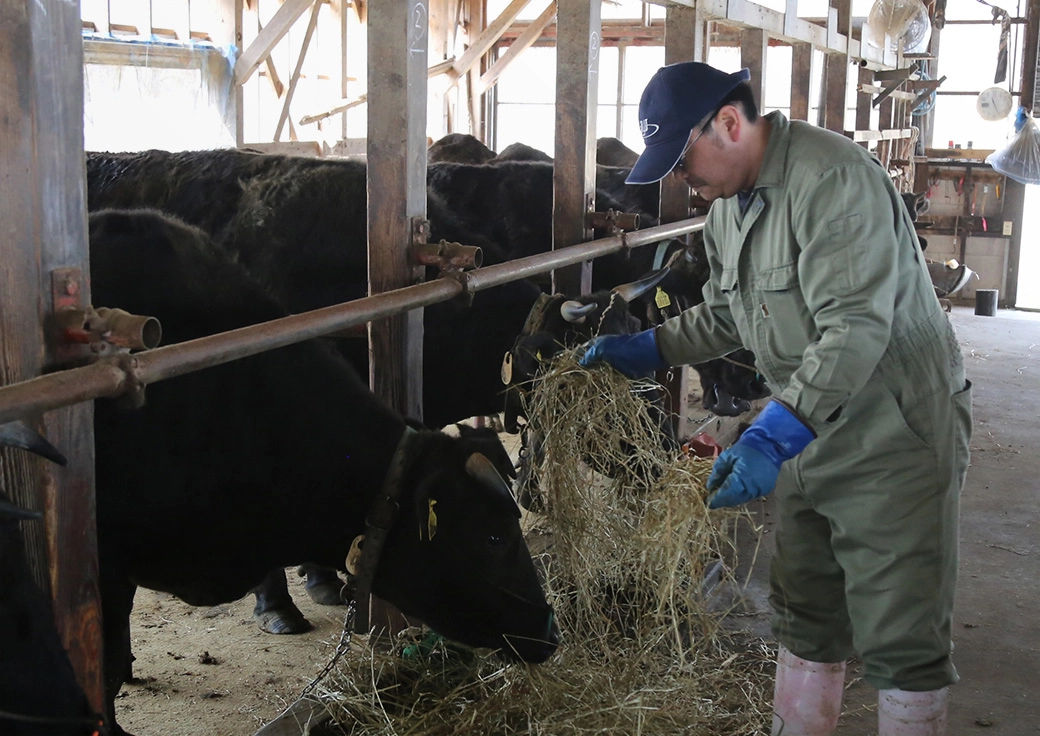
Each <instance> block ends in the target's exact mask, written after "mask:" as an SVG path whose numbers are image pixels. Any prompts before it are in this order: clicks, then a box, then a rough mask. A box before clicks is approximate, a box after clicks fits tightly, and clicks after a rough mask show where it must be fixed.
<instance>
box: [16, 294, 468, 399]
mask: <svg viewBox="0 0 1040 736" xmlns="http://www.w3.org/2000/svg"><path fill="white" fill-rule="evenodd" d="M462 290H463V288H462V284H460V283H459V282H458V281H456V280H455V279H448V278H446V279H436V280H434V281H428V282H426V283H422V284H415V285H414V286H406V287H404V288H401V289H394V290H393V291H385V292H383V293H382V294H376V295H375V296H369V297H365V298H363V299H357V300H355V301H352V302H346V303H345V304H338V305H335V306H331V307H324V308H322V309H316V310H314V311H312V312H304V313H302V314H294V315H292V316H290V317H282V318H281V319H276V320H272V321H270V322H263V323H261V324H258V325H251V326H249V327H242V328H239V329H237V330H231V331H230V332H222V333H220V334H217V335H209V336H207V337H201V338H198V339H197V340H189V341H188V342H182V343H178V344H176V345H169V346H167V347H164V348H156V349H155V350H149V351H148V352H145V353H139V354H137V355H135V356H132V359H133V361H134V368H133V377H134V379H136V380H137V381H139V382H140V383H143V384H149V383H154V382H156V381H162V380H163V379H166V378H173V377H175V376H180V375H183V374H185V373H190V372H191V371H194V370H199V369H201V368H209V367H211V366H215V365H220V364H221V363H227V362H229V361H232V360H236V359H238V358H245V357H248V356H250V355H256V354H257V353H262V352H264V351H266V350H273V349H274V348H280V347H285V346H286V345H292V344H293V343H297V342H302V341H304V340H309V339H310V338H313V337H320V336H322V335H327V334H329V333H331V332H336V331H337V330H343V329H345V328H347V327H353V326H354V325H360V324H364V323H366V322H373V321H375V320H378V319H383V318H385V317H390V316H392V315H395V314H399V313H400V312H406V311H408V310H410V309H417V308H419V307H425V306H427V305H430V304H435V303H437V302H442V301H445V300H447V299H450V298H451V297H453V296H456V295H457V294H460V293H462ZM2 391H3V389H0V392H2ZM0 416H2V413H0Z"/></svg>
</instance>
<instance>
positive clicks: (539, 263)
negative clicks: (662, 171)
mask: <svg viewBox="0 0 1040 736" xmlns="http://www.w3.org/2000/svg"><path fill="white" fill-rule="evenodd" d="M703 229H704V218H703V217H695V218H692V219H689V220H682V221H680V222H672V223H668V224H667V225H658V226H656V227H650V228H647V229H646V230H639V231H637V232H634V233H618V234H617V235H612V236H610V237H609V238H600V239H599V240H590V241H589V242H587V243H579V244H578V245H571V246H568V247H566V248H560V249H559V250H552V251H549V252H548V253H538V254H536V255H533V256H527V257H526V258H517V259H516V260H514V261H508V262H506V263H499V264H496V265H494V266H484V267H483V268H481V269H480V270H478V271H470V272H467V273H464V274H460V275H459V278H460V279H461V280H462V281H464V282H465V284H466V289H467V290H468V291H483V290H484V289H490V288H491V287H493V286H499V285H501V284H505V283H508V282H510V281H516V280H517V279H522V278H527V277H529V276H537V275H538V274H543V273H546V272H547V271H552V270H554V269H557V268H562V267H564V266H571V265H573V264H575V263H581V262H582V261H588V260H591V259H593V258H599V257H600V256H605V255H609V254H610V253H616V252H618V251H619V250H624V249H625V248H636V247H639V246H643V245H649V244H651V243H659V242H661V241H662V240H669V239H670V238H676V237H679V236H680V235H685V234H687V233H692V232H696V231H698V230H703Z"/></svg>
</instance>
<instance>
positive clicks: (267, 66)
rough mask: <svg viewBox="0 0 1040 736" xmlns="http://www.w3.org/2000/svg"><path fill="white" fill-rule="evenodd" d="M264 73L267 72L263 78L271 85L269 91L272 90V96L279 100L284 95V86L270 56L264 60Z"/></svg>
mask: <svg viewBox="0 0 1040 736" xmlns="http://www.w3.org/2000/svg"><path fill="white" fill-rule="evenodd" d="M264 71H266V72H267V74H266V75H265V76H266V77H267V81H269V82H270V83H271V89H273V90H274V96H275V97H277V98H278V99H279V100H280V99H282V95H283V94H284V93H285V85H284V84H282V77H281V75H280V74H278V67H276V66H275V65H274V59H272V58H271V57H270V56H268V57H267V58H266V59H264ZM240 86H241V85H240Z"/></svg>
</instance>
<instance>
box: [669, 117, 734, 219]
mask: <svg viewBox="0 0 1040 736" xmlns="http://www.w3.org/2000/svg"><path fill="white" fill-rule="evenodd" d="M734 112H735V111H734V109H733V108H732V107H730V106H727V107H724V108H722V109H721V110H719V112H718V113H716V114H715V115H713V116H712V117H711V118H710V119H709V120H708V122H707V123H705V124H703V125H701V126H700V127H697V128H694V129H693V130H692V131H690V137H689V139H688V140H687V145H686V151H685V153H684V154H683V155H682V157H681V158H680V159H679V163H677V164H676V165H675V168H674V169H672V175H673V176H676V177H678V178H679V179H681V180H682V181H684V182H685V183H686V185H687V186H689V187H690V189H692V190H693V191H694V192H695V193H696V194H697V195H698V196H699V197H701V198H702V199H704V200H706V201H708V202H711V201H714V200H716V199H719V198H721V197H732V196H733V195H734V194H736V193H737V192H738V191H740V187H739V185H738V184H737V183H736V182H737V181H738V180H739V178H740V177H739V175H738V174H739V171H738V170H737V169H736V167H735V164H736V160H735V158H734V155H733V154H734V149H733V143H734V142H733V141H732V140H731V139H730V137H729V136H730V132H731V130H732V126H731V122H732V120H733V117H734Z"/></svg>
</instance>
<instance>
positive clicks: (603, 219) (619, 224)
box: [585, 209, 639, 235]
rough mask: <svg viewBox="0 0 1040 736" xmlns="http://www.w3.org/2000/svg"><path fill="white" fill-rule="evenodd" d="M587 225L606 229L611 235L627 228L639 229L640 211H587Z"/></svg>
mask: <svg viewBox="0 0 1040 736" xmlns="http://www.w3.org/2000/svg"><path fill="white" fill-rule="evenodd" d="M585 227H586V228H587V229H589V230H599V229H605V230H607V231H608V232H609V233H610V234H611V235H614V234H616V233H618V232H624V231H627V230H638V229H639V213H630V212H618V211H617V210H613V209H609V210H607V211H606V212H586V213H585Z"/></svg>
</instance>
